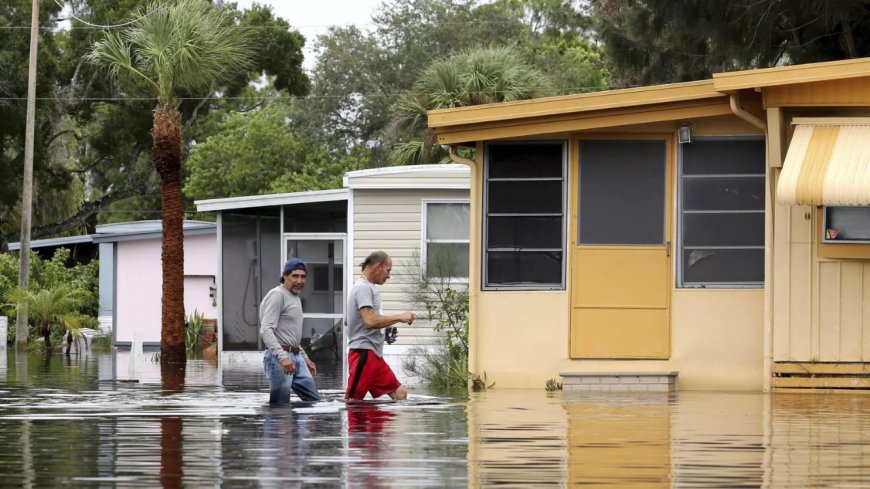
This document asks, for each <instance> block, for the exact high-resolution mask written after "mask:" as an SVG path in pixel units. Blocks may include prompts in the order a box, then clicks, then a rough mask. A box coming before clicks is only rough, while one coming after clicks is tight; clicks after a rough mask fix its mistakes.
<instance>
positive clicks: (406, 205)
mask: <svg viewBox="0 0 870 489" xmlns="http://www.w3.org/2000/svg"><path fill="white" fill-rule="evenodd" d="M369 178H371V177H369ZM464 178H465V183H466V184H467V183H468V175H467V172H466V174H465V177H464ZM367 181H368V180H367ZM417 182H418V183H419V180H418V181H417ZM439 199H444V200H463V199H464V200H467V199H468V190H433V189H428V190H427V189H355V190H353V209H352V212H353V226H354V233H353V239H354V242H353V263H352V264H351V265H352V267H353V268H352V273H353V280H354V281H356V280H357V279H358V278H359V276H360V269H359V264H360V263H361V262H362V261H363V260H364V259H365V257H366V256H367V255H368V254H369V253H371V252H372V251H375V250H383V251H386V252H387V253H388V254H389V255H390V256H391V257H392V258H393V271H392V274H391V278H390V280H389V281H388V282H387V283H386V284H384V285H382V286H380V291H381V298H382V300H383V305H382V308H383V309H382V312H383V313H384V314H386V315H389V314H397V313H400V312H402V311H406V310H409V309H411V305H410V304H408V300H407V297H406V289H407V288H408V286H409V285H410V284H412V283H413V282H414V275H413V274H414V257H415V256H418V257H419V253H420V245H421V242H422V234H421V233H422V219H423V217H422V201H423V200H439ZM415 313H416V314H417V316H418V317H421V318H425V314H426V312H425V311H422V310H418V311H415ZM399 328H400V329H399V340H398V342H397V343H396V344H397V345H417V344H430V343H432V342H433V339H434V333H433V331H432V328H431V326H430V325H429V324H427V322H426V321H418V322H415V323H414V325H413V326H411V327H408V326H404V325H399Z"/></svg>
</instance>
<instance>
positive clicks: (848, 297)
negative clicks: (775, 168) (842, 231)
mask: <svg viewBox="0 0 870 489" xmlns="http://www.w3.org/2000/svg"><path fill="white" fill-rule="evenodd" d="M816 219H817V214H816V212H815V209H814V208H812V207H808V206H778V207H777V212H776V224H775V225H776V232H777V236H778V237H781V239H779V240H778V241H777V243H776V250H775V253H774V255H775V260H774V268H775V270H774V276H775V284H776V286H775V288H774V299H773V300H774V361H800V362H867V361H870V261H868V260H831V259H826V258H821V257H819V256H818V237H817V236H816V235H815V234H816V233H815V230H816V229H817V223H816Z"/></svg>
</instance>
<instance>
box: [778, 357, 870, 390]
mask: <svg viewBox="0 0 870 489" xmlns="http://www.w3.org/2000/svg"><path fill="white" fill-rule="evenodd" d="M771 375H772V376H773V378H772V379H771V387H772V388H773V390H774V391H775V392H808V391H821V390H824V391H831V392H832V391H839V392H856V391H870V363H862V362H775V363H774V364H773V368H772V369H771Z"/></svg>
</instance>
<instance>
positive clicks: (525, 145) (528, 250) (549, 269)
mask: <svg viewBox="0 0 870 489" xmlns="http://www.w3.org/2000/svg"><path fill="white" fill-rule="evenodd" d="M565 168H566V145H565V143H564V142H561V141H560V142H521V143H519V142H518V143H490V144H487V146H486V187H485V195H484V200H485V216H484V218H485V222H484V262H485V264H484V270H483V273H484V281H483V283H484V286H485V287H488V288H497V289H501V288H513V289H561V288H564V286H565Z"/></svg>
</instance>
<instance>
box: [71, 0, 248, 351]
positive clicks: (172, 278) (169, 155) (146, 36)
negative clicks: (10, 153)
mask: <svg viewBox="0 0 870 489" xmlns="http://www.w3.org/2000/svg"><path fill="white" fill-rule="evenodd" d="M250 54H251V42H250V36H249V35H247V34H246V31H243V30H240V29H234V28H233V25H232V21H231V19H230V18H229V17H228V15H227V14H226V13H225V12H224V11H221V10H216V9H215V8H213V7H212V5H211V4H209V3H208V2H206V1H205V0H178V1H177V2H174V3H159V2H154V3H151V4H150V5H149V6H148V7H147V8H145V9H143V10H141V11H140V12H138V13H137V19H136V20H135V21H133V23H131V24H130V25H129V26H128V27H126V28H124V29H123V30H120V31H108V32H107V33H106V36H105V38H104V39H103V40H101V41H98V42H97V43H95V44H94V47H93V50H92V51H91V52H90V53H89V54H88V58H89V60H90V61H91V62H93V63H95V64H96V65H98V66H102V67H104V68H106V69H107V70H108V72H109V74H110V75H111V76H112V77H113V78H115V79H117V80H118V81H120V82H121V83H122V85H124V86H125V87H126V88H128V89H129V90H130V91H134V90H141V89H143V88H144V89H146V90H147V91H149V92H150V93H153V94H156V96H157V106H156V107H155V108H154V125H153V128H152V135H151V136H152V138H153V141H154V143H153V149H152V159H153V162H154V167H155V168H156V170H157V173H158V174H159V175H160V180H161V186H162V187H161V203H162V220H163V247H162V253H161V258H162V261H163V302H162V315H163V320H162V328H161V339H160V347H161V355H160V358H161V361H162V362H167V363H176V362H177V363H182V364H183V363H184V361H185V354H184V241H183V239H184V234H183V228H182V223H183V219H184V209H183V205H182V198H181V129H182V122H181V112H179V110H178V107H179V104H180V99H179V97H178V93H179V92H183V93H201V92H202V91H208V93H211V91H212V90H214V89H215V87H217V86H218V85H219V84H220V83H221V82H223V81H225V80H227V79H228V77H229V76H231V75H232V74H234V73H238V72H239V70H247V69H248V67H249V66H251V63H250V57H251V56H250ZM198 91H200V92H198Z"/></svg>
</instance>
